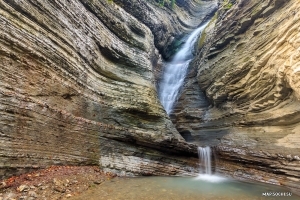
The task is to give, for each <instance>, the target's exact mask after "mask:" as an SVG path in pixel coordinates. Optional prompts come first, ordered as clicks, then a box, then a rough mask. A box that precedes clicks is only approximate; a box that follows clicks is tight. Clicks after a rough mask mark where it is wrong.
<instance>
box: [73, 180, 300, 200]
mask: <svg viewBox="0 0 300 200" xmlns="http://www.w3.org/2000/svg"><path fill="white" fill-rule="evenodd" d="M266 192H268V193H270V192H280V193H281V194H282V195H284V194H285V195H286V197H265V196H263V194H266ZM273 194H276V193H273ZM290 194H292V193H291V192H289V190H287V189H285V188H282V187H278V186H273V185H266V184H254V183H246V182H240V181H236V180H232V179H228V178H224V177H219V176H216V175H210V176H209V175H201V176H199V177H195V178H191V177H139V178H115V179H112V180H110V181H107V182H105V183H103V184H102V185H100V186H96V187H94V188H93V189H91V190H89V191H88V192H87V193H85V194H84V195H81V196H78V197H76V198H74V199H89V200H100V199H105V200H108V199H111V200H116V199H126V200H127V199H131V200H140V199H142V200H152V199H153V200H169V199H173V200H182V199H184V200H192V199H193V200H196V199H197V200H200V199H201V200H202V199H212V200H218V199H222V200H223V199H224V200H229V199H230V200H244V199H245V200H248V199H249V200H256V199H268V200H271V199H288V200H296V199H300V197H299V196H296V195H295V194H292V196H291V197H289V196H288V195H290Z"/></svg>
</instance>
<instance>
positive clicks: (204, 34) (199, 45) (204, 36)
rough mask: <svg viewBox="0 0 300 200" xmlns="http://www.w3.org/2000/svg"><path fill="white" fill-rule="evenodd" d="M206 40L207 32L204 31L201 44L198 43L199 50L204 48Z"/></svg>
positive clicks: (200, 40)
mask: <svg viewBox="0 0 300 200" xmlns="http://www.w3.org/2000/svg"><path fill="white" fill-rule="evenodd" d="M205 38H206V32H205V30H204V31H203V32H202V34H201V37H200V39H199V42H198V48H199V49H200V48H202V47H203V45H204V42H205Z"/></svg>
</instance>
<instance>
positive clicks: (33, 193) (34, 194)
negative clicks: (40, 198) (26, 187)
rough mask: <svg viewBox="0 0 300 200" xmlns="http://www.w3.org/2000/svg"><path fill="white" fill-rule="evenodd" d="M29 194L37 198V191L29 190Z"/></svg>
mask: <svg viewBox="0 0 300 200" xmlns="http://www.w3.org/2000/svg"><path fill="white" fill-rule="evenodd" d="M28 195H29V196H30V197H34V198H37V194H36V192H35V191H29V192H28Z"/></svg>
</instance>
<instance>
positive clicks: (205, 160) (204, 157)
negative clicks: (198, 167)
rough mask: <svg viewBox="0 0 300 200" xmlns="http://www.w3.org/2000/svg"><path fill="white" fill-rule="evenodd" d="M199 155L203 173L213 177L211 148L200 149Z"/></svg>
mask: <svg viewBox="0 0 300 200" xmlns="http://www.w3.org/2000/svg"><path fill="white" fill-rule="evenodd" d="M198 155H199V159H200V163H201V164H202V166H203V165H204V166H203V167H202V173H203V174H208V175H211V150H210V147H198Z"/></svg>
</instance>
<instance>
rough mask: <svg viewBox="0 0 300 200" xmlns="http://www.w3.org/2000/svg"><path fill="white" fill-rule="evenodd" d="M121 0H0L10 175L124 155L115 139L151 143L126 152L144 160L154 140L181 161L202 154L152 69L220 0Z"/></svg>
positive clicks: (1, 95) (5, 171)
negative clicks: (161, 96) (174, 117)
mask: <svg viewBox="0 0 300 200" xmlns="http://www.w3.org/2000/svg"><path fill="white" fill-rule="evenodd" d="M114 2H115V3H114ZM114 2H111V1H107V0H101V1H85V0H74V1H67V0H63V1H58V0H57V1H44V0H36V1H25V0H21V1H19V0H18V1H17V0H4V1H1V2H0V22H1V30H0V46H1V48H0V57H1V58H0V65H1V72H0V113H1V114H0V122H1V126H0V141H1V142H0V158H1V159H0V169H1V170H0V171H1V173H0V174H1V176H2V177H4V176H9V175H12V174H15V173H16V171H18V170H19V171H20V172H22V170H24V169H27V168H34V167H44V166H48V165H53V164H76V165H78V164H85V165H87V164H97V163H99V160H100V163H103V162H104V160H105V159H106V160H107V157H111V156H113V155H116V154H117V156H119V157H120V156H121V155H122V151H119V150H118V148H117V146H113V145H111V144H115V143H121V144H122V145H121V146H122V148H123V149H124V148H125V149H124V151H125V150H126V145H124V144H125V143H128V144H130V145H137V146H139V145H140V146H143V148H140V149H139V148H135V149H133V150H128V151H129V152H131V154H133V155H134V156H136V157H141V158H143V157H144V156H143V154H147V153H145V152H147V150H146V149H147V148H154V149H157V150H156V151H157V152H156V155H158V154H161V155H160V156H161V157H162V158H163V157H166V155H167V154H166V153H164V152H165V151H166V152H169V154H170V157H172V156H171V155H172V154H177V155H178V156H179V157H177V158H176V159H177V160H180V159H183V160H186V158H183V157H182V155H185V156H186V155H190V156H195V153H196V146H195V145H189V144H187V143H186V142H185V141H184V139H183V138H182V137H181V136H180V135H179V134H178V132H177V130H176V129H175V128H174V126H173V124H172V123H171V121H170V120H169V118H168V117H167V115H166V113H165V111H164V110H163V108H162V106H161V104H160V103H159V100H158V98H157V94H156V88H155V79H154V71H155V70H157V69H156V67H157V66H159V62H160V55H159V53H158V52H159V50H160V52H166V50H165V49H164V48H163V46H168V45H170V44H171V43H172V41H173V40H174V36H177V35H180V34H184V33H187V32H188V31H190V30H191V29H193V28H194V27H195V26H196V25H198V24H200V23H201V21H202V20H203V19H204V18H205V16H206V15H207V14H209V13H211V12H212V11H213V10H214V9H215V8H216V2H215V1H211V2H200V3H199V2H198V1H197V2H198V3H196V1H195V2H194V1H186V2H187V3H183V5H185V6H182V7H177V6H176V7H175V10H174V11H171V10H168V9H167V8H159V7H157V6H155V4H154V1H153V2H152V1H121V0H116V1H114ZM192 5H193V6H192ZM139 6H140V7H139ZM200 8H201V9H203V10H204V11H202V12H201V13H200V14H199V15H198V16H197V15H195V16H192V17H191V18H189V17H188V16H190V13H195V12H196V11H197V13H199V12H198V11H199V9H200ZM169 15H171V17H169ZM139 17H140V18H139ZM162 22H163V23H162ZM157 29H161V30H160V31H157ZM153 33H154V35H153ZM157 48H161V49H159V50H158V49H157ZM104 141H105V142H104ZM105 145H108V147H107V148H106V146H105ZM130 145H128V146H130ZM124 146H125V147H124ZM122 148H121V149H122ZM128 148H129V147H128ZM108 152H109V153H108ZM152 157H153V156H152ZM152 157H151V154H149V156H148V157H147V159H149V160H150V161H151V158H152ZM154 157H155V159H156V158H157V157H158V156H154ZM102 158H104V160H103V159H102ZM170 159H171V158H170ZM176 159H175V160H176ZM111 161H112V162H111V166H110V168H112V169H116V170H120V167H118V166H117V165H114V162H113V160H111ZM127 162H130V160H127ZM174 162H175V163H176V162H177V161H174ZM174 162H173V161H168V162H167V163H174ZM177 163H179V162H177ZM194 164H195V161H194V162H193V164H190V166H192V167H193V166H194ZM179 165H180V164H179ZM124 166H125V168H126V161H125V165H122V166H121V167H124ZM157 166H158V165H157ZM161 166H164V162H163V159H162V161H161V164H160V165H159V167H157V169H156V170H153V171H154V172H153V173H152V174H161V173H163V174H168V172H167V171H166V170H163V169H162V167H161ZM182 166H183V165H182ZM105 167H106V168H108V167H107V166H105ZM151 168H153V169H154V168H155V166H152V167H151ZM139 170H140V169H139ZM150 170H151V169H150ZM125 171H126V173H127V172H128V173H132V174H139V171H138V170H137V168H133V169H132V170H130V169H127V168H126V170H125ZM162 171H164V172H162ZM190 171H191V170H190ZM171 173H172V174H174V172H171V171H170V174H171ZM180 173H184V170H178V174H180Z"/></svg>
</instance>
